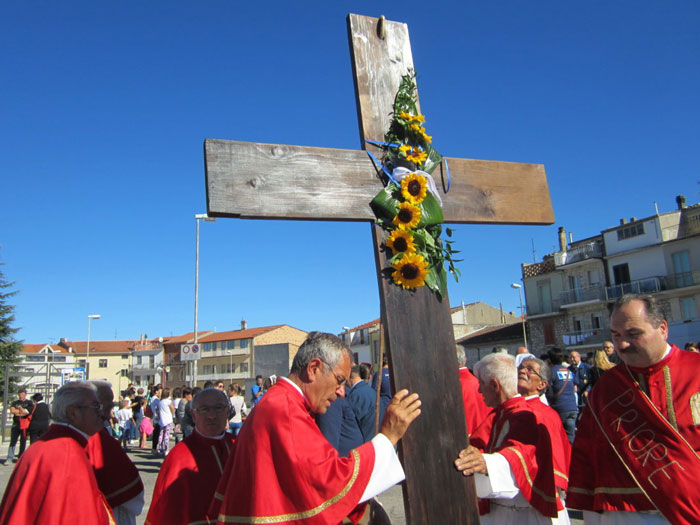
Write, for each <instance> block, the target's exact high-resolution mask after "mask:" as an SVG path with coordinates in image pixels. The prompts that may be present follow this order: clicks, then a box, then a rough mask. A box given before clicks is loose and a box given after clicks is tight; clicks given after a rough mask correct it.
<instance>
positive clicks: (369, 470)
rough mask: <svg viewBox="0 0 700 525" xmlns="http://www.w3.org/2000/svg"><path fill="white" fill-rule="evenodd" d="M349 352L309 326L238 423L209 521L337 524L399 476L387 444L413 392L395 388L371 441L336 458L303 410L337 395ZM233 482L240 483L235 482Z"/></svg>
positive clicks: (319, 409) (405, 420) (399, 428)
mask: <svg viewBox="0 0 700 525" xmlns="http://www.w3.org/2000/svg"><path fill="white" fill-rule="evenodd" d="M351 359H352V354H351V353H350V350H349V349H348V348H347V347H346V346H345V345H344V344H343V342H342V341H341V340H340V339H338V338H337V337H335V336H334V335H331V334H325V333H320V332H311V333H310V334H309V336H308V337H307V339H306V341H304V343H303V344H302V345H301V346H300V347H299V351H298V352H297V354H296V356H295V357H294V361H293V363H292V369H291V372H290V374H289V377H286V378H280V380H279V381H277V383H276V384H275V385H274V386H273V387H272V388H271V389H270V390H268V392H267V394H265V396H264V397H263V398H262V399H261V400H260V403H258V405H257V406H256V407H255V410H253V411H252V412H251V415H250V416H249V418H248V420H247V421H246V424H245V425H243V428H242V429H241V432H240V434H239V435H238V440H237V442H236V448H235V451H234V453H233V455H232V457H231V458H230V459H229V461H228V464H227V466H226V471H225V472H224V474H223V476H222V478H221V482H220V483H219V487H218V489H217V492H216V494H215V496H214V498H215V500H214V504H213V505H212V508H211V509H210V511H209V515H210V516H218V521H217V523H220V524H225V523H239V522H242V523H281V522H284V523H288V522H292V523H297V522H303V523H307V524H313V523H319V524H320V523H339V522H340V521H341V520H343V519H344V518H346V517H348V516H349V515H351V514H352V516H351V520H352V521H356V520H358V519H359V518H360V517H361V516H362V513H363V511H364V508H357V506H358V504H359V503H362V502H365V501H367V500H369V499H370V498H372V497H374V496H376V495H377V494H379V493H381V492H383V491H385V490H386V489H388V488H389V487H391V486H392V485H394V484H396V483H398V482H400V481H402V480H403V479H404V473H403V469H402V467H401V464H400V463H399V460H398V457H397V455H396V453H395V452H394V447H395V446H396V444H397V443H398V441H399V439H401V437H402V436H403V435H404V433H405V432H406V429H407V428H408V426H409V425H410V424H411V422H412V421H413V420H414V419H415V418H416V417H418V415H419V414H420V408H419V407H420V401H419V400H418V395H417V394H410V395H409V393H408V391H406V390H402V391H400V392H399V393H397V394H396V395H395V396H394V398H393V400H392V402H391V404H390V405H389V407H388V408H387V412H386V415H385V417H384V420H383V422H382V426H381V432H380V433H379V434H377V435H376V436H375V437H374V438H373V439H372V440H371V441H369V442H367V443H364V444H363V445H361V446H359V447H357V448H356V449H354V450H352V451H351V452H350V454H349V455H348V456H347V457H340V456H339V455H338V452H337V451H336V450H335V449H334V448H332V447H331V445H330V444H329V443H328V441H327V440H326V439H325V438H324V437H323V434H321V431H320V430H319V429H318V427H317V426H316V423H315V422H314V419H313V417H312V416H311V415H310V414H309V412H313V413H317V414H322V413H324V412H325V411H326V410H327V409H328V407H329V406H330V404H331V403H332V402H333V401H335V399H336V398H337V397H338V396H343V395H345V383H346V381H347V378H348V377H349V376H350V362H351ZM240 481H243V482H242V483H241V482H240Z"/></svg>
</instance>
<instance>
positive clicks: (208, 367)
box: [204, 365, 211, 374]
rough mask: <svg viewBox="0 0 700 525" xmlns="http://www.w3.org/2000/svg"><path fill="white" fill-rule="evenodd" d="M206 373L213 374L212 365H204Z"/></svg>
mask: <svg viewBox="0 0 700 525" xmlns="http://www.w3.org/2000/svg"><path fill="white" fill-rule="evenodd" d="M204 373H205V374H211V365H204Z"/></svg>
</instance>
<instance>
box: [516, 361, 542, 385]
mask: <svg viewBox="0 0 700 525" xmlns="http://www.w3.org/2000/svg"><path fill="white" fill-rule="evenodd" d="M518 370H525V371H526V372H527V373H528V374H535V375H536V376H537V377H539V378H540V379H541V380H542V381H546V379H545V378H544V377H542V376H541V375H540V373H539V372H538V371H537V370H535V369H534V368H532V367H531V366H530V365H520V366H519V367H518Z"/></svg>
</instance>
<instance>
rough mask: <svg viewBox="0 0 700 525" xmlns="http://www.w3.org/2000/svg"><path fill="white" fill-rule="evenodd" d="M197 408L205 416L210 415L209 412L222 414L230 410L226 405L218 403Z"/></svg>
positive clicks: (216, 414)
mask: <svg viewBox="0 0 700 525" xmlns="http://www.w3.org/2000/svg"><path fill="white" fill-rule="evenodd" d="M195 410H196V411H197V412H198V413H200V414H202V415H203V416H208V415H209V414H214V415H215V416H218V415H221V414H223V413H224V412H226V411H227V410H228V407H227V406H225V405H216V406H213V407H206V406H205V407H197V408H195Z"/></svg>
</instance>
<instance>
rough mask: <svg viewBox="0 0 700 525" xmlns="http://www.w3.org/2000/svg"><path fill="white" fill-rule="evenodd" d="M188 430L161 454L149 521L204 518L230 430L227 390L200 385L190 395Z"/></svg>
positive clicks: (172, 524) (175, 524) (174, 523)
mask: <svg viewBox="0 0 700 525" xmlns="http://www.w3.org/2000/svg"><path fill="white" fill-rule="evenodd" d="M191 412H192V419H193V420H194V425H195V427H194V431H193V432H192V433H191V434H190V435H189V436H188V437H186V438H185V439H184V440H183V441H182V442H180V443H178V444H177V445H175V447H174V448H173V449H172V450H171V451H170V453H169V454H168V455H167V456H166V457H165V461H163V465H162V466H161V468H160V472H159V473H158V479H157V480H156V485H155V487H154V489H153V498H152V499H151V508H150V509H149V511H148V516H147V517H146V523H147V524H149V525H159V524H163V525H165V524H167V525H179V524H182V525H185V524H188V523H208V521H207V520H208V519H209V517H208V514H207V511H208V509H209V504H210V503H211V500H212V498H213V497H214V491H215V490H216V486H217V484H218V483H219V478H221V474H222V472H223V469H224V467H225V466H226V462H227V461H228V457H229V453H230V452H231V450H232V448H233V442H234V437H233V434H230V433H228V432H226V429H227V428H228V420H229V415H230V412H231V404H230V402H229V399H228V396H227V395H226V393H225V392H223V391H222V390H219V389H218V388H205V389H204V390H202V391H200V392H199V393H197V395H196V396H195V397H194V399H193V401H192V410H191Z"/></svg>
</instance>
